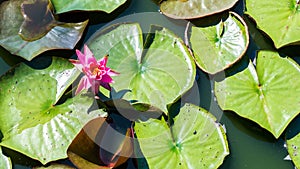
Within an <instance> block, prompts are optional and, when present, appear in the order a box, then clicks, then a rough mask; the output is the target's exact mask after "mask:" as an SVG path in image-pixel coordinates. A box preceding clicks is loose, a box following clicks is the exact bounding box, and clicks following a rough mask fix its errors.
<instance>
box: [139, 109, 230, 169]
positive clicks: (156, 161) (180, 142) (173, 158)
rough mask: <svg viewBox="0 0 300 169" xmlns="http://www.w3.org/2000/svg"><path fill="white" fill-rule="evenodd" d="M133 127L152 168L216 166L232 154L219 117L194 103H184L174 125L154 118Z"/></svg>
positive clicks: (187, 168)
mask: <svg viewBox="0 0 300 169" xmlns="http://www.w3.org/2000/svg"><path fill="white" fill-rule="evenodd" d="M134 129H135V132H136V135H137V138H138V141H139V144H140V147H141V150H142V153H143V154H144V156H145V158H146V160H147V162H148V165H149V168H150V169H152V168H166V166H167V167H168V168H174V169H177V168H178V169H189V168H199V169H208V168H210V169H213V168H214V169H216V168H218V167H219V166H220V165H221V164H222V163H223V160H224V158H225V156H226V155H228V154H229V149H228V143H227V140H226V135H225V133H224V130H223V128H222V127H221V126H220V124H219V123H217V122H216V118H215V117H214V116H213V115H211V114H210V113H209V112H207V111H206V110H204V109H202V108H200V107H197V106H194V105H190V104H185V105H184V106H183V107H182V108H181V109H180V112H179V115H177V116H176V117H175V118H174V125H172V126H171V127H169V125H168V124H167V123H166V122H165V120H164V119H162V120H157V119H151V120H148V121H146V122H139V123H136V124H135V127H134Z"/></svg>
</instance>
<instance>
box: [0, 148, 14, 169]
mask: <svg viewBox="0 0 300 169" xmlns="http://www.w3.org/2000/svg"><path fill="white" fill-rule="evenodd" d="M0 169H12V164H11V161H10V158H8V157H6V156H5V155H4V154H2V150H1V147H0Z"/></svg>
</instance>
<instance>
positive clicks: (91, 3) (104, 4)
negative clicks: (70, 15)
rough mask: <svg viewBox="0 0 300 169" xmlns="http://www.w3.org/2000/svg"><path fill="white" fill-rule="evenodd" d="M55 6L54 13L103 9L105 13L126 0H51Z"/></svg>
mask: <svg viewBox="0 0 300 169" xmlns="http://www.w3.org/2000/svg"><path fill="white" fill-rule="evenodd" d="M51 1H52V3H53V6H54V8H55V11H56V13H63V12H69V11H75V10H82V11H95V10H97V11H104V12H106V13H111V12H112V11H114V10H115V9H117V8H118V7H119V6H121V5H122V4H124V3H125V2H126V0H105V1H103V0H101V1H95V0H85V1H84V3H83V2H82V0H63V1H62V0H51Z"/></svg>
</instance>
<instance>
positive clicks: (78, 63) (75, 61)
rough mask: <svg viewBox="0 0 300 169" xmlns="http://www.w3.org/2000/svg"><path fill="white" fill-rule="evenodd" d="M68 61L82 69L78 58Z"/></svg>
mask: <svg viewBox="0 0 300 169" xmlns="http://www.w3.org/2000/svg"><path fill="white" fill-rule="evenodd" d="M69 61H70V62H71V63H72V64H73V65H74V66H75V67H76V68H77V69H79V70H80V71H81V72H82V71H83V66H82V64H81V63H80V61H79V60H74V59H69Z"/></svg>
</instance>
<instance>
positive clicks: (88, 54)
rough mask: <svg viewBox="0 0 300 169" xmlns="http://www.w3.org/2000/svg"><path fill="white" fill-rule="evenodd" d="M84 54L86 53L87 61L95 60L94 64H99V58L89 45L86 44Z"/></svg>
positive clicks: (88, 62)
mask: <svg viewBox="0 0 300 169" xmlns="http://www.w3.org/2000/svg"><path fill="white" fill-rule="evenodd" d="M84 54H85V63H87V64H90V63H91V62H93V63H94V64H97V60H96V58H95V57H94V54H93V53H92V51H91V50H90V48H89V47H88V46H87V45H84Z"/></svg>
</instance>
